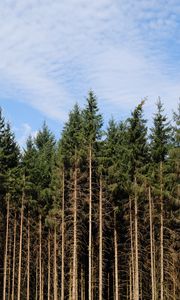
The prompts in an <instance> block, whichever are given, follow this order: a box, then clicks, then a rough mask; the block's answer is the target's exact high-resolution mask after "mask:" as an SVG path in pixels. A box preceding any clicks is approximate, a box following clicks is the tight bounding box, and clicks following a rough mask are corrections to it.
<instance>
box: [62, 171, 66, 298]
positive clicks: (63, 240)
mask: <svg viewBox="0 0 180 300" xmlns="http://www.w3.org/2000/svg"><path fill="white" fill-rule="evenodd" d="M61 209H62V212H61V214H62V215H61V217H62V235H61V247H62V248H61V300H64V242H65V239H64V169H63V178H62V208H61Z"/></svg>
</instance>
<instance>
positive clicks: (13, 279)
mask: <svg viewBox="0 0 180 300" xmlns="http://www.w3.org/2000/svg"><path fill="white" fill-rule="evenodd" d="M16 228H17V220H16V212H15V216H14V240H13V266H12V297H11V299H12V300H14V288H15V267H16Z"/></svg>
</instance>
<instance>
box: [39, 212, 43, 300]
mask: <svg viewBox="0 0 180 300" xmlns="http://www.w3.org/2000/svg"><path fill="white" fill-rule="evenodd" d="M39 300H43V298H42V222H41V214H40V215H39Z"/></svg>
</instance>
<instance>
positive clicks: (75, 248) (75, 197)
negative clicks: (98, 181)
mask: <svg viewBox="0 0 180 300" xmlns="http://www.w3.org/2000/svg"><path fill="white" fill-rule="evenodd" d="M73 213H74V221H73V230H74V232H73V240H74V241H73V279H72V300H76V297H77V168H76V167H75V172H74V209H73Z"/></svg>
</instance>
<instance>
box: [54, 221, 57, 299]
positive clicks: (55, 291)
mask: <svg viewBox="0 0 180 300" xmlns="http://www.w3.org/2000/svg"><path fill="white" fill-rule="evenodd" d="M53 273H54V300H57V298H58V291H57V284H58V282H57V237H56V224H55V226H54V272H53Z"/></svg>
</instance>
